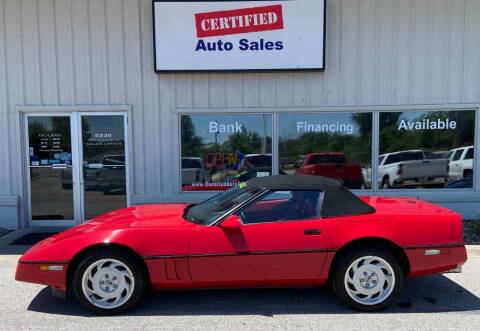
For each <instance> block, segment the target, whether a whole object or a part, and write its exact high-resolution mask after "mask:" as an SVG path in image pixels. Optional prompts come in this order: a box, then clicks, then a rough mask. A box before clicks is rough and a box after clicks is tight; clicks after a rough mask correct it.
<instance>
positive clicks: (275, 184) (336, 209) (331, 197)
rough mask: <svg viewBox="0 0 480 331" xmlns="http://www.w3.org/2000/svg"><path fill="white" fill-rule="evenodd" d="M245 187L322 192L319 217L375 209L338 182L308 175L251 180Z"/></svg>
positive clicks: (368, 211)
mask: <svg viewBox="0 0 480 331" xmlns="http://www.w3.org/2000/svg"><path fill="white" fill-rule="evenodd" d="M247 185H249V186H252V187H255V188H259V189H265V190H310V191H322V192H323V203H322V210H321V216H322V217H323V218H327V217H340V216H354V215H364V214H371V213H374V212H375V208H373V207H372V206H370V205H369V204H368V203H366V202H364V201H363V200H361V199H360V198H358V197H357V196H356V195H355V194H353V193H352V192H350V190H349V189H348V188H346V187H345V186H343V185H341V184H340V183H339V182H338V181H336V180H334V179H331V178H327V177H322V176H309V175H279V176H269V177H257V178H252V179H250V180H249V181H248V182H247Z"/></svg>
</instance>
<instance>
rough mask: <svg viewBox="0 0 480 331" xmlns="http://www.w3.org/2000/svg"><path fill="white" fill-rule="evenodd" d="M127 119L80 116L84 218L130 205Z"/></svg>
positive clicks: (108, 116) (122, 117) (119, 116)
mask: <svg viewBox="0 0 480 331" xmlns="http://www.w3.org/2000/svg"><path fill="white" fill-rule="evenodd" d="M125 127H126V125H125V116H124V115H93V114H92V115H81V131H82V144H81V158H82V160H83V163H82V174H81V176H82V185H81V186H82V191H83V192H82V198H83V206H84V209H83V218H84V219H85V220H89V219H91V218H93V217H95V216H98V215H101V214H104V213H107V212H110V211H113V210H116V209H120V208H125V207H126V206H127V181H126V163H125V147H126V146H125Z"/></svg>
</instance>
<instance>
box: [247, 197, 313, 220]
mask: <svg viewBox="0 0 480 331" xmlns="http://www.w3.org/2000/svg"><path fill="white" fill-rule="evenodd" d="M320 196H321V192H319V191H273V192H270V193H267V194H266V195H264V196H262V197H261V198H260V199H258V200H257V201H255V202H254V203H252V204H250V205H249V206H247V207H245V208H243V209H242V210H241V211H240V212H239V213H238V215H239V216H240V218H241V219H242V222H243V223H244V224H255V223H271V222H283V221H299V220H306V219H312V218H317V217H318V215H319V212H320V201H321V199H320Z"/></svg>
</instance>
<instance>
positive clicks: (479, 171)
mask: <svg viewBox="0 0 480 331" xmlns="http://www.w3.org/2000/svg"><path fill="white" fill-rule="evenodd" d="M173 111H174V113H175V114H176V116H175V117H174V122H175V123H176V125H175V126H176V127H177V130H178V131H177V136H178V141H179V143H178V145H177V146H178V148H177V149H176V152H177V156H176V157H175V159H176V160H175V169H177V170H176V171H177V172H179V171H180V170H181V168H180V166H181V164H180V162H181V157H182V156H181V116H182V115H213V114H224V115H235V114H241V115H245V114H257V115H271V116H272V174H273V175H277V174H278V173H279V171H278V161H279V151H278V116H279V115H280V114H284V113H307V114H312V113H313V114H323V113H335V112H348V113H372V114H373V123H372V144H371V145H372V160H371V161H372V162H371V173H370V174H371V179H372V181H371V186H370V188H368V189H364V190H352V192H353V193H355V194H357V195H359V194H360V195H372V196H385V195H388V196H410V197H414V198H420V199H429V200H430V201H432V202H435V201H445V200H444V199H445V195H448V194H452V193H453V192H457V193H461V192H464V193H465V194H467V195H466V196H465V197H470V193H468V192H479V194H480V163H479V166H475V165H474V169H473V187H471V188H455V189H450V188H431V189H404V188H398V189H395V190H388V189H380V187H379V184H378V180H375V179H377V177H378V168H379V166H380V165H379V164H378V159H379V157H380V156H381V155H380V154H379V149H380V144H379V143H380V141H379V140H380V132H379V131H380V128H379V125H380V121H379V119H380V114H381V113H384V112H418V111H423V112H438V111H445V112H446V111H473V112H474V113H475V121H474V141H473V147H474V150H473V154H474V157H473V161H474V164H476V163H477V162H476V161H478V162H480V147H477V144H478V143H479V142H480V104H471V105H465V104H440V105H426V106H412V105H409V106H353V107H329V106H326V107H317V108H309V109H305V108H301V109H300V108H295V107H277V108H274V109H272V108H266V107H255V109H254V110H252V108H241V107H238V108H220V109H218V108H217V109H213V108H210V109H209V108H193V109H190V108H189V109H186V108H176V109H174V110H173ZM176 182H177V184H176V185H175V189H174V192H175V194H177V195H180V196H183V197H184V198H183V199H185V201H187V200H191V199H199V198H198V197H200V196H203V197H205V198H207V197H210V196H212V195H214V194H217V193H219V192H222V191H223V190H216V191H213V190H212V191H182V184H181V174H180V173H178V174H177V180H176ZM464 193H461V194H464ZM462 199H463V198H462ZM452 201H456V200H452ZM462 201H463V200H462ZM468 201H470V200H468Z"/></svg>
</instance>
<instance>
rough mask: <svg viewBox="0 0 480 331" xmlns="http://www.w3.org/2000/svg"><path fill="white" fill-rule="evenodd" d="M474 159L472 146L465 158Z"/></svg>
mask: <svg viewBox="0 0 480 331" xmlns="http://www.w3.org/2000/svg"><path fill="white" fill-rule="evenodd" d="M472 159H473V147H470V148H469V149H468V151H467V154H466V155H465V160H472Z"/></svg>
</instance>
